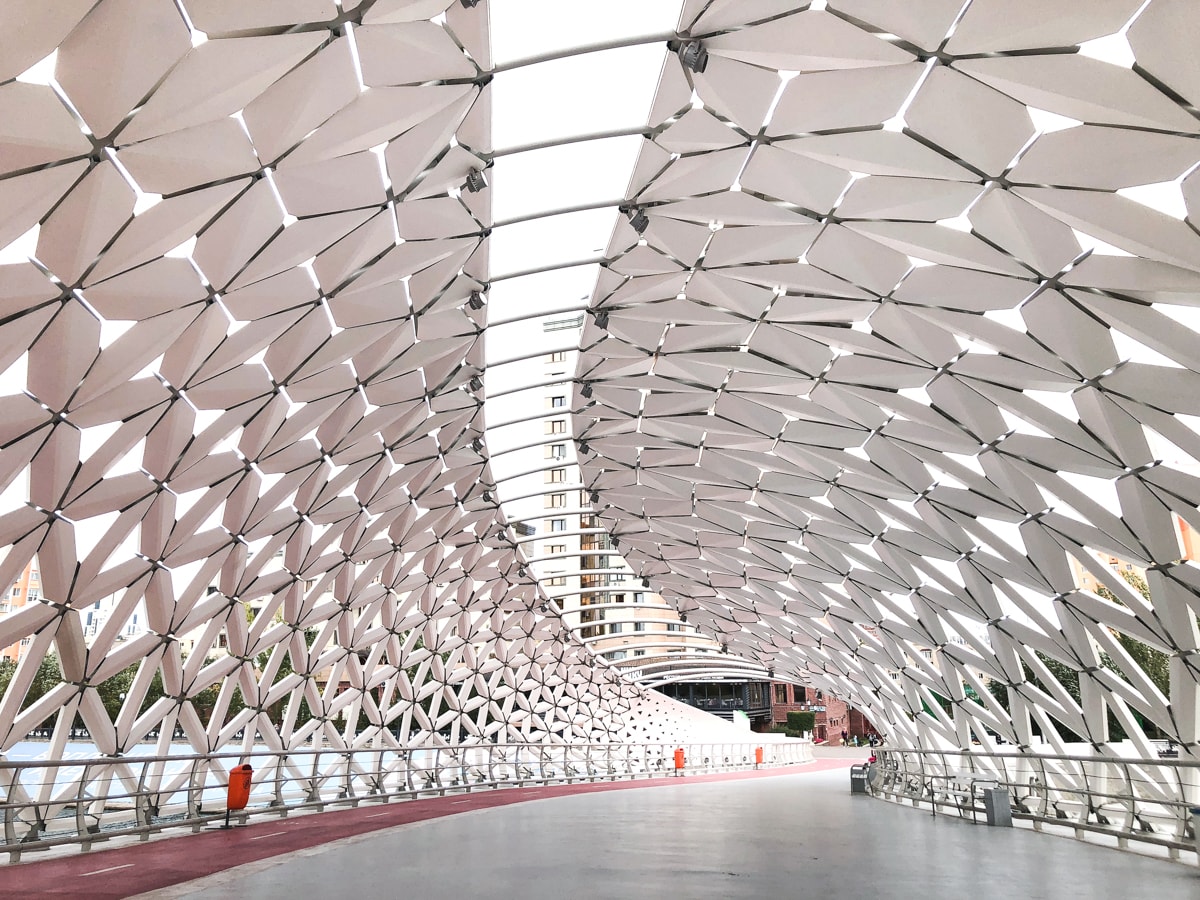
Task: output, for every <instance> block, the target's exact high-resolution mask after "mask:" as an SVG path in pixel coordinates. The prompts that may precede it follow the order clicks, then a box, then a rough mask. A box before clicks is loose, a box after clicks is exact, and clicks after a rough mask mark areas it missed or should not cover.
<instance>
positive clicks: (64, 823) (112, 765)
mask: <svg viewBox="0 0 1200 900" xmlns="http://www.w3.org/2000/svg"><path fill="white" fill-rule="evenodd" d="M760 749H761V751H762V763H761V764H759V763H757V762H756V758H757V754H756V751H758V750H760ZM680 750H682V751H683V759H684V767H683V769H682V770H680V771H677V769H676V753H677V751H680ZM811 760H812V743H811V742H810V741H799V740H793V741H777V742H745V743H733V744H729V743H724V744H713V743H704V744H469V745H459V746H452V747H422V748H409V749H405V748H387V749H361V750H335V749H323V750H290V751H286V752H278V751H271V750H266V749H262V750H257V749H256V750H254V751H251V752H247V753H218V754H212V755H207V756H183V755H179V756H176V755H172V756H123V757H100V758H96V759H73V760H69V761H63V760H60V761H47V760H38V761H0V796H2V797H3V802H2V803H0V810H2V812H3V835H2V837H3V841H2V842H0V850H2V851H3V852H7V853H8V854H9V860H10V861H11V862H16V861H17V860H18V859H19V858H20V856H21V854H22V853H24V852H28V851H31V850H40V849H45V848H48V847H53V846H58V845H62V844H78V845H79V846H80V849H82V850H89V849H91V848H92V846H93V845H94V844H96V843H99V842H102V841H105V840H107V839H108V838H111V837H114V836H117V835H138V836H140V837H141V838H142V839H143V840H146V839H148V838H149V836H150V834H151V833H153V832H157V831H162V830H164V829H167V828H181V827H183V828H189V827H190V828H191V830H192V831H199V830H201V829H202V828H203V827H204V826H205V825H208V824H209V823H211V822H214V821H216V820H220V819H223V818H224V817H225V815H226V797H227V787H228V783H229V771H230V770H231V769H233V768H234V767H235V766H240V765H243V764H249V765H250V766H251V767H252V768H253V770H254V773H253V776H252V781H251V788H250V796H249V802H248V804H247V806H246V808H245V809H243V810H240V811H238V812H235V813H234V814H233V818H234V821H240V822H244V821H245V820H246V819H247V818H248V817H250V816H258V815H276V816H283V815H287V814H288V812H289V811H291V810H300V809H308V810H321V809H324V808H325V807H331V806H332V807H352V806H357V805H359V804H360V803H369V802H375V803H385V802H388V801H390V800H396V799H413V798H416V797H432V796H439V795H444V794H447V793H460V792H466V791H472V790H480V789H495V788H503V787H528V786H530V785H552V784H576V783H580V782H600V781H621V780H632V779H644V778H659V777H663V776H668V775H676V774H683V775H688V774H705V773H716V772H730V771H737V770H743V769H755V768H766V767H774V766H788V765H796V764H799V763H805V762H809V761H811Z"/></svg>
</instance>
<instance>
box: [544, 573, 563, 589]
mask: <svg viewBox="0 0 1200 900" xmlns="http://www.w3.org/2000/svg"><path fill="white" fill-rule="evenodd" d="M546 585H547V586H548V587H566V586H567V578H566V576H565V575H555V576H554V577H553V578H547V579H546Z"/></svg>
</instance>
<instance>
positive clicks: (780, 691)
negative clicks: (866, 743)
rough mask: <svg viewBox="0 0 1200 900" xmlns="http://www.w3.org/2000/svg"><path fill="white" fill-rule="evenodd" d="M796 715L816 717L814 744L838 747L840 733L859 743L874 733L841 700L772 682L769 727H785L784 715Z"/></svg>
mask: <svg viewBox="0 0 1200 900" xmlns="http://www.w3.org/2000/svg"><path fill="white" fill-rule="evenodd" d="M797 711H799V712H811V713H815V714H816V722H815V724H814V725H813V740H814V741H827V742H828V743H830V744H833V745H838V744H841V742H842V732H843V731H845V732H846V735H847V737H857V738H859V740H860V741H861V740H865V739H866V737H867V735H868V734H870V733H871V732H872V731H873V730H874V727H873V726H872V725H871V723H870V721H869V720H868V719H867V718H866V717H865V716H864V715H863V714H862V713H861V712H859V711H858V710H857V709H855V708H854V707H852V706H851V705H850V704H849V703H847V702H846V701H845V700H839V699H838V698H837V697H834V696H831V695H830V694H826V693H824V692H823V691H818V690H816V689H814V688H806V687H802V686H801V685H798V684H787V683H785V682H781V681H774V682H772V683H771V725H772V726H779V725H784V724H786V722H787V714H788V713H789V712H797Z"/></svg>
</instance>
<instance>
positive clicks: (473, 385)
mask: <svg viewBox="0 0 1200 900" xmlns="http://www.w3.org/2000/svg"><path fill="white" fill-rule="evenodd" d="M467 387H469V388H470V389H471V390H473V391H480V390H483V382H482V381H481V380H480V378H479V376H478V375H472V376H471V380H470V381H468V382H467Z"/></svg>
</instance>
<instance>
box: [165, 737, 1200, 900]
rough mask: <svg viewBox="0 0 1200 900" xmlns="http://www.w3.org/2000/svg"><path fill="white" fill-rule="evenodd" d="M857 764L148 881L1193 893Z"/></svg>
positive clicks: (1142, 861)
mask: <svg viewBox="0 0 1200 900" xmlns="http://www.w3.org/2000/svg"><path fill="white" fill-rule="evenodd" d="M849 762H850V760H848V759H847V760H837V761H835V760H832V759H830V760H826V761H824V762H823V763H822V762H819V763H817V764H816V765H815V766H814V767H813V770H812V771H810V772H809V773H808V774H795V775H780V776H776V777H769V778H754V779H739V780H732V781H715V780H714V781H709V782H705V783H701V782H692V783H685V784H683V785H675V786H669V787H644V788H641V789H632V790H617V791H607V792H602V793H592V794H588V795H584V796H563V797H557V798H554V799H546V800H538V801H533V802H525V803H519V804H516V805H509V806H505V807H503V808H495V809H487V810H480V811H477V812H472V813H467V814H462V815H455V816H451V817H448V818H441V819H437V820H434V821H426V822H422V823H419V824H413V825H407V826H404V827H399V828H392V829H389V830H387V831H383V832H378V833H375V834H371V835H365V836H361V837H355V838H350V839H348V840H344V841H340V842H338V843H336V844H333V845H330V846H325V847H320V848H315V849H310V850H306V851H301V852H298V853H292V854H288V855H285V856H279V857H275V858H272V859H270V860H265V861H262V862H258V863H254V864H252V865H249V866H242V867H241V868H239V869H237V870H233V871H230V872H228V873H226V874H224V875H219V876H213V877H210V878H206V879H202V880H200V881H195V882H191V883H189V884H184V885H179V886H177V887H175V888H169V889H167V890H164V891H158V892H155V893H152V894H147V895H145V896H146V897H153V898H157V900H163V898H175V897H187V898H190V900H221V898H238V900H267V898H286V900H307V898H313V900H317V898H320V900H327V898H331V897H355V898H375V897H419V898H422V900H441V898H447V900H450V898H453V900H462V898H474V897H487V898H510V897H511V898H521V900H543V898H544V900H576V898H610V897H611V898H622V900H627V898H648V900H649V898H653V900H663V898H743V897H744V898H756V900H758V898H776V897H778V898H784V897H787V898H792V897H814V898H815V897H855V898H884V900H891V898H913V900H951V898H953V900H962V898H967V897H969V898H972V900H1023V898H1029V900H1035V898H1045V900H1064V898H1092V900H1107V898H1111V900H1138V898H1153V900H1196V898H1197V897H1200V870H1198V869H1196V868H1193V867H1188V866H1184V865H1181V864H1178V863H1170V862H1165V861H1159V860H1154V859H1148V858H1145V857H1140V856H1137V855H1134V854H1130V853H1122V852H1118V851H1114V850H1110V849H1106V848H1102V847H1096V846H1091V845H1086V844H1083V843H1079V842H1076V841H1073V840H1068V839H1063V838H1057V837H1052V836H1048V835H1039V834H1035V833H1033V832H1030V831H1025V830H1020V829H994V828H988V827H986V826H983V825H972V824H970V823H969V822H967V821H963V820H957V819H954V818H951V817H938V818H936V819H934V818H932V817H931V816H930V815H929V814H928V813H927V812H921V811H917V810H913V809H911V808H906V807H902V806H898V805H894V804H889V803H885V802H882V801H880V800H876V799H873V798H870V797H861V796H855V797H852V796H850V794H849V787H848V782H849V778H848V774H847V772H846V770H845V768H844V766H846V765H848V763H849ZM834 766H836V767H837V768H831V767H834ZM819 769H823V771H821V770H819Z"/></svg>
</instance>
